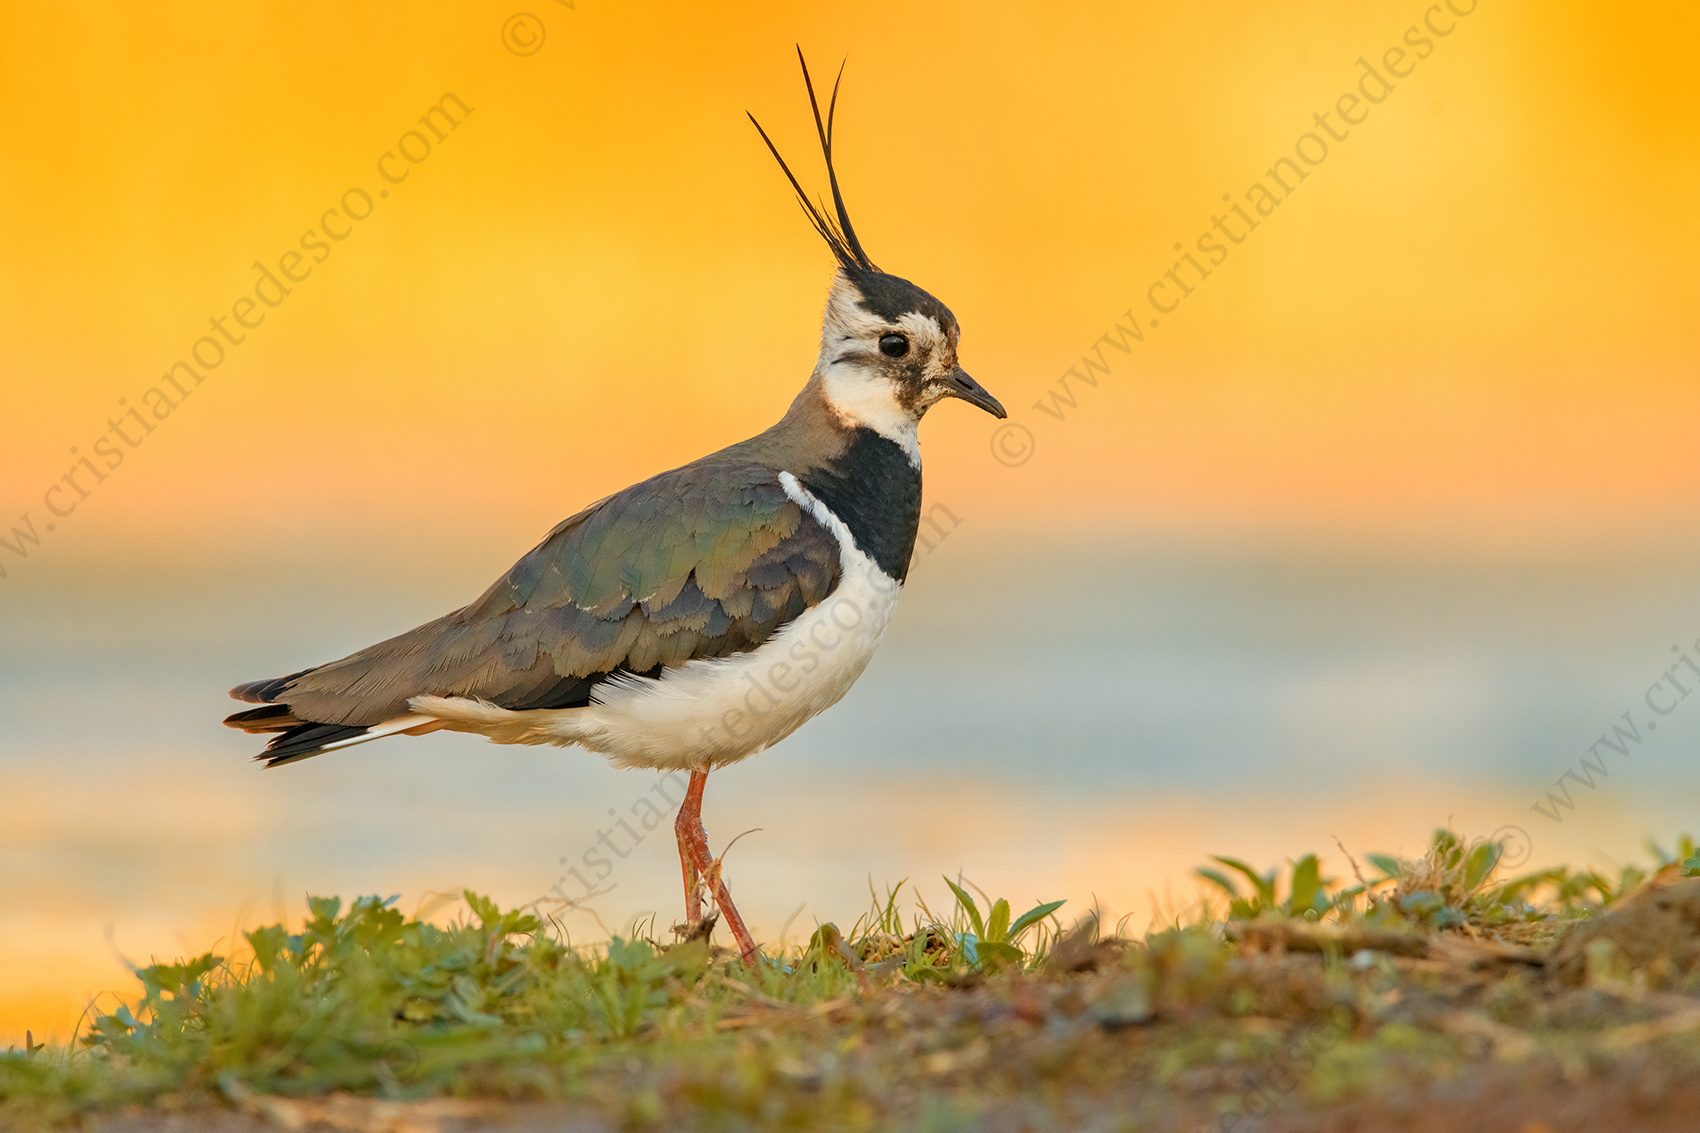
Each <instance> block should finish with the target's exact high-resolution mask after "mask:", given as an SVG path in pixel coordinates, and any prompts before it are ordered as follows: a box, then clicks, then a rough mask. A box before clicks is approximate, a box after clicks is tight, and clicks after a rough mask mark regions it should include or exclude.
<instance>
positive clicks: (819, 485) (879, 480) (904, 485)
mask: <svg viewBox="0 0 1700 1133" xmlns="http://www.w3.org/2000/svg"><path fill="white" fill-rule="evenodd" d="M797 479H798V482H799V483H800V484H802V485H803V487H805V488H807V489H808V490H809V491H810V492H811V493H812V494H813V495H814V496H815V498H816V499H818V500H820V502H821V503H823V504H825V505H826V506H827V507H828V508H829V509H831V511H832V514H834V515H836V516H837V517H838V518H839V519H841V520H843V521H844V526H846V527H848V528H849V529H850V537H851V538H852V539H854V540H855V542H856V547H857V549H858V550H860V551H861V552H862V553H863V554H864V555H867V556H868V557H869V558H871V559H873V560H874V562H875V563H876V564H877V565H878V566H879V568H880V570H882V571H884V572H885V573H886V574H888V575H890V576H891V577H892V578H895V579H896V580H897V581H899V582H902V581H903V580H904V579H905V578H907V577H908V576H909V560H910V558H911V557H912V556H913V555H914V553H915V533H916V532H917V531H918V530H919V529H920V526H921V470H920V469H919V468H916V467H915V466H914V465H913V464H911V463H909V454H908V453H906V452H904V451H903V446H901V445H899V444H898V443H897V442H896V441H893V440H888V439H887V438H885V437H882V436H880V435H879V434H878V433H876V432H874V431H873V430H872V429H870V428H868V427H867V426H865V425H863V426H859V427H857V428H856V429H854V430H852V431H851V434H850V447H849V448H847V449H845V450H844V451H843V452H842V453H841V454H839V456H838V458H837V459H836V460H833V461H831V462H830V463H828V464H823V465H821V466H820V467H819V468H813V469H810V470H809V471H808V472H807V473H805V474H803V475H802V476H799V477H798V478H797Z"/></svg>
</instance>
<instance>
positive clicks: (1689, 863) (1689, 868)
mask: <svg viewBox="0 0 1700 1133" xmlns="http://www.w3.org/2000/svg"><path fill="white" fill-rule="evenodd" d="M1682 876H1684V877H1700V854H1695V855H1694V856H1693V857H1688V858H1684V859H1682Z"/></svg>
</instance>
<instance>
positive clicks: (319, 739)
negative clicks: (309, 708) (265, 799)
mask: <svg viewBox="0 0 1700 1133" xmlns="http://www.w3.org/2000/svg"><path fill="white" fill-rule="evenodd" d="M441 726H442V723H441V721H438V720H435V719H433V718H431V717H430V716H421V715H418V714H415V713H410V714H409V715H406V716H398V717H396V718H395V719H394V720H385V721H384V722H383V723H382V724H371V725H364V724H302V725H300V726H299V727H295V728H291V729H290V730H289V731H287V732H284V733H283V734H282V735H281V736H278V737H277V738H276V739H274V740H273V741H272V742H271V743H269V744H267V745H266V750H265V751H263V752H261V753H260V754H259V755H256V756H255V757H254V758H255V759H256V760H262V759H263V760H265V763H266V766H267V767H282V766H283V765H284V764H286V763H299V762H300V761H301V760H303V759H311V758H313V757H314V756H315V755H322V754H324V753H325V752H327V751H338V750H340V749H342V748H345V747H353V746H354V745H355V744H363V743H367V742H369V741H371V740H381V739H383V738H384V737H385V736H393V735H395V734H397V733H398V732H416V734H417V732H422V731H425V730H429V731H436V730H437V728H439V727H441Z"/></svg>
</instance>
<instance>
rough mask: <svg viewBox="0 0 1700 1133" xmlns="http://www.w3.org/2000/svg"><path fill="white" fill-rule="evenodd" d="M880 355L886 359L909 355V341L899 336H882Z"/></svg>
mask: <svg viewBox="0 0 1700 1133" xmlns="http://www.w3.org/2000/svg"><path fill="white" fill-rule="evenodd" d="M880 353H881V354H884V355H885V356H886V357H887V358H901V357H903V356H904V355H905V354H907V353H909V340H908V339H907V338H904V337H903V336H902V335H900V334H882V335H880Z"/></svg>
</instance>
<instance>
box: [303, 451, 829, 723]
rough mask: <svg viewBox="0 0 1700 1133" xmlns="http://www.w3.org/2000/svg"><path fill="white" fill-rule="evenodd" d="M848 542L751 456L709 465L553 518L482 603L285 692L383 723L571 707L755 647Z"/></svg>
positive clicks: (318, 714)
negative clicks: (444, 700) (602, 689)
mask: <svg viewBox="0 0 1700 1133" xmlns="http://www.w3.org/2000/svg"><path fill="white" fill-rule="evenodd" d="M839 571H840V554H839V547H838V541H837V539H836V538H835V537H834V536H833V534H832V533H831V532H830V531H829V530H827V529H826V528H825V527H823V526H822V525H821V524H820V523H819V522H818V521H816V520H815V519H814V517H813V516H810V515H807V514H805V513H804V512H803V510H802V509H801V508H800V507H798V506H797V504H796V503H795V502H794V501H793V500H792V499H791V498H790V497H789V496H787V495H786V494H785V490H784V488H783V487H782V486H781V485H780V483H779V478H778V474H777V473H776V472H775V471H774V470H773V469H771V468H768V467H766V466H763V465H755V464H697V465H688V466H686V467H684V468H680V469H676V470H674V471H672V472H667V473H663V474H662V475H660V476H657V477H654V478H653V479H651V480H648V481H645V482H644V483H642V484H638V485H635V486H634V487H632V488H628V489H626V490H625V491H624V492H620V493H618V494H616V495H613V496H610V497H608V498H607V499H604V500H601V501H598V502H597V503H595V504H592V505H591V506H590V507H588V508H586V509H585V510H584V511H582V512H580V513H579V514H577V515H575V516H573V517H572V518H570V519H568V520H566V521H565V522H563V523H561V524H560V525H559V526H557V527H556V528H555V529H554V530H553V531H551V532H550V533H549V535H548V536H547V537H546V538H545V539H544V540H543V542H542V543H540V544H539V545H538V546H537V547H536V548H534V549H533V550H532V551H530V552H529V553H527V554H526V555H525V556H524V557H523V558H521V559H520V560H519V562H517V563H515V564H514V565H513V567H512V568H510V569H509V570H508V572H507V573H506V574H504V575H503V576H502V577H501V578H500V579H498V580H497V581H496V583H495V584H494V585H492V586H491V587H490V588H489V590H487V591H486V592H485V593H484V594H483V595H482V596H481V597H480V598H479V599H478V600H477V601H475V602H473V603H472V604H471V605H469V606H467V607H465V608H464V609H461V610H457V611H455V612H454V613H452V614H449V615H447V616H445V617H442V618H439V619H437V620H436V621H434V622H430V623H428V624H426V625H423V626H420V627H419V628H418V629H415V630H411V631H409V632H408V633H404V634H402V635H400V636H399V637H395V638H391V639H390V640H389V641H385V642H380V643H379V644H377V645H374V646H371V647H370V648H368V649H363V650H361V651H360V652H358V653H355V654H353V655H351V656H349V657H346V658H344V659H343V660H341V661H335V662H332V663H331V664H329V665H324V666H321V667H320V668H317V669H314V670H311V671H309V672H306V673H303V674H300V675H299V676H297V677H296V678H294V679H293V680H291V681H290V682H289V684H288V685H287V686H286V688H285V689H284V690H283V691H282V692H280V693H279V694H278V696H277V697H276V700H277V702H279V703H287V704H288V705H289V706H290V707H291V710H292V711H293V712H294V714H295V715H296V716H298V717H300V718H301V719H304V720H312V721H317V722H323V723H331V724H375V723H379V722H381V721H383V720H386V719H390V718H393V717H394V716H395V715H397V714H399V713H400V712H403V711H405V709H406V702H407V700H408V698H409V697H413V696H419V695H423V694H432V695H437V696H467V697H477V698H480V699H483V700H488V701H491V702H492V703H494V704H497V705H500V706H501V707H504V708H511V709H515V710H519V709H525V708H546V707H547V708H555V707H570V706H572V704H574V703H584V702H585V701H586V700H587V699H588V697H589V695H590V692H591V690H592V689H593V688H594V686H595V684H596V683H597V682H598V681H599V680H602V679H606V677H607V676H608V675H610V674H613V673H616V672H635V673H653V672H654V671H656V670H657V669H658V667H660V668H670V667H674V666H678V665H683V664H684V663H686V662H687V661H690V660H693V659H695V658H699V657H722V656H727V655H729V654H733V653H740V652H745V651H747V650H750V649H754V648H755V647H756V646H758V645H760V644H761V643H762V642H763V641H766V640H767V639H768V638H769V637H771V636H773V634H774V633H776V632H777V631H778V630H779V629H780V627H782V626H783V625H785V624H786V623H787V622H789V621H791V620H793V619H795V618H796V617H797V616H798V615H800V614H801V613H802V612H803V611H804V610H806V609H808V608H809V607H811V606H814V605H817V604H818V603H820V602H821V601H822V600H824V599H825V598H826V597H827V596H828V595H830V594H831V593H832V591H833V590H834V589H835V588H836V587H837V586H838V582H839Z"/></svg>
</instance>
